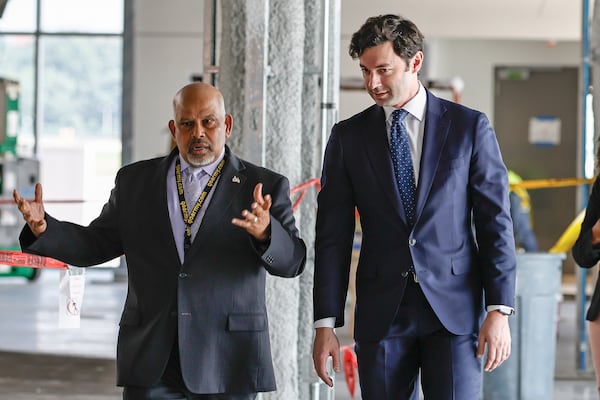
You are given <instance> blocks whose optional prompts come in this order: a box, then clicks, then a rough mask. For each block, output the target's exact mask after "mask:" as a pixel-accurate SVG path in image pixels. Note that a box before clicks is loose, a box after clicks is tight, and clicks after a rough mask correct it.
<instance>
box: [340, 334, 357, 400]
mask: <svg viewBox="0 0 600 400" xmlns="http://www.w3.org/2000/svg"><path fill="white" fill-rule="evenodd" d="M341 351H342V353H343V360H344V375H345V377H346V385H347V386H348V391H349V392H350V396H352V398H354V391H355V390H356V370H357V369H358V361H357V360H356V354H354V351H353V350H352V349H351V348H350V347H349V346H343V347H342V348H341Z"/></svg>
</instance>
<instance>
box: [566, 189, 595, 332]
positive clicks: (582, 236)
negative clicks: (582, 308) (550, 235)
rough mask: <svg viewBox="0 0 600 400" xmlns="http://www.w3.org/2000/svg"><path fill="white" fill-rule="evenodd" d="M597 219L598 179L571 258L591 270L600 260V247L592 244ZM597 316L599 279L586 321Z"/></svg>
mask: <svg viewBox="0 0 600 400" xmlns="http://www.w3.org/2000/svg"><path fill="white" fill-rule="evenodd" d="M598 219H600V179H596V181H595V182H594V185H593V186H592V192H591V194H590V198H589V200H588V204H587V208H586V210H585V217H583V222H582V223H581V231H580V232H579V237H578V238H577V240H576V241H575V244H574V245H573V249H572V253H573V258H574V259H575V261H576V262H577V264H578V265H579V266H581V267H583V268H592V267H593V266H595V265H596V264H597V263H598V261H599V260H600V246H599V245H593V244H592V227H593V226H594V224H595V223H596V221H598ZM598 314H600V279H596V286H595V288H594V293H593V294H592V300H591V301H590V306H589V308H588V310H587V313H586V319H587V320H589V321H595V320H596V319H597V318H598Z"/></svg>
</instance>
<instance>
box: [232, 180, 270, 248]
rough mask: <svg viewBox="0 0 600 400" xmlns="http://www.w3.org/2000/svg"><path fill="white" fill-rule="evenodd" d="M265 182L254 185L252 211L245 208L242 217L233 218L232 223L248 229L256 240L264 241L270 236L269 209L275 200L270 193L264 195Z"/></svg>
mask: <svg viewBox="0 0 600 400" xmlns="http://www.w3.org/2000/svg"><path fill="white" fill-rule="evenodd" d="M262 189H263V184H262V183H258V184H257V185H256V186H255V187H254V202H253V203H252V204H251V205H250V209H251V211H248V210H243V211H242V218H233V219H232V220H231V223H232V224H233V225H236V226H239V227H240V228H244V229H246V232H248V233H249V234H250V235H252V236H253V237H254V238H255V239H256V240H258V241H260V242H264V241H266V240H267V239H268V238H269V229H270V226H271V215H270V213H269V209H270V208H271V204H273V201H272V199H271V196H270V195H268V194H267V195H265V196H263V194H262Z"/></svg>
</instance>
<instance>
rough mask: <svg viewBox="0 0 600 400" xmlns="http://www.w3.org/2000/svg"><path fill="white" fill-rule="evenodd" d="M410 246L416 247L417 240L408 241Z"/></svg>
mask: <svg viewBox="0 0 600 400" xmlns="http://www.w3.org/2000/svg"><path fill="white" fill-rule="evenodd" d="M408 244H409V245H410V246H414V245H415V244H417V239H410V240H409V241H408Z"/></svg>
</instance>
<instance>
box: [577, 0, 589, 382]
mask: <svg viewBox="0 0 600 400" xmlns="http://www.w3.org/2000/svg"><path fill="white" fill-rule="evenodd" d="M589 19H590V18H589V0H583V2H582V24H581V25H582V32H581V43H582V54H583V60H582V68H581V75H582V85H581V86H582V87H581V89H582V90H581V91H582V101H581V116H582V117H581V130H582V138H583V140H582V143H583V152H582V154H583V157H582V160H583V161H582V167H581V168H582V176H585V164H586V154H587V151H586V142H587V140H586V137H587V135H588V133H589V132H588V130H587V104H588V94H589V92H590V45H589V31H590V28H589ZM583 192H584V193H583V195H582V199H583V204H582V208H583V207H585V205H586V202H587V198H588V194H587V190H586V188H585V187H584V188H583ZM576 275H577V276H578V285H577V286H578V290H577V296H576V300H577V315H578V323H577V328H578V329H577V330H578V334H579V342H578V348H577V354H578V359H577V368H578V372H580V373H581V372H585V371H586V370H587V354H588V338H587V329H586V320H585V307H586V303H587V298H586V286H587V270H586V269H584V268H577V269H576Z"/></svg>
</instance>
